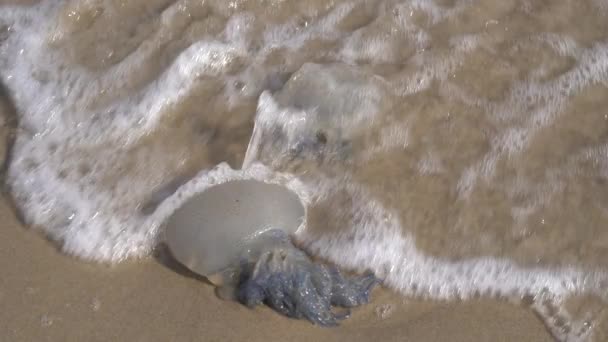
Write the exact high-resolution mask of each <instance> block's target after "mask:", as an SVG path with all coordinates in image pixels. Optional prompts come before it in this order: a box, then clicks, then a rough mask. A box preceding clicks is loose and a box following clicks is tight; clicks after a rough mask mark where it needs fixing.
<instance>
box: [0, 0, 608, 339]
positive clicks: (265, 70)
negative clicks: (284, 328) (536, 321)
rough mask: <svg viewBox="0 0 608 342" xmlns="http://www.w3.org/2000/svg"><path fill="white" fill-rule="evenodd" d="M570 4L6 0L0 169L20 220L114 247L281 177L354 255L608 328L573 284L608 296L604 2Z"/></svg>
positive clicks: (574, 326) (359, 261)
mask: <svg viewBox="0 0 608 342" xmlns="http://www.w3.org/2000/svg"><path fill="white" fill-rule="evenodd" d="M568 4H570V3H569V2H555V3H551V4H547V5H546V6H544V7H542V8H541V7H539V5H538V4H537V3H535V2H530V1H507V2H483V3H481V2H475V1H470V0H463V1H453V2H450V1H448V2H445V1H430V0H419V1H408V2H403V1H392V0H385V1H346V0H344V1H337V2H335V3H333V2H332V3H331V4H328V3H327V2H323V1H312V2H307V3H304V2H302V3H298V4H294V3H291V2H288V1H277V2H270V3H269V5H268V8H267V7H266V6H259V4H258V3H257V2H255V1H239V2H226V1H219V0H218V1H205V2H200V1H199V2H195V1H177V2H174V3H170V4H163V3H161V2H138V1H132V2H129V4H128V5H126V4H125V6H119V5H117V3H115V2H110V1H101V0H100V1H73V2H67V3H60V2H56V1H41V2H39V3H36V4H33V5H3V6H2V10H1V11H0V70H1V71H0V77H1V80H2V82H3V83H4V84H5V85H6V87H7V88H8V89H9V92H10V95H11V98H12V100H13V102H14V104H15V106H16V108H17V109H18V112H19V120H20V123H19V129H18V135H17V139H16V142H15V146H14V151H13V160H12V162H11V164H10V169H9V173H8V178H7V181H8V183H9V185H10V187H11V191H12V194H13V196H14V198H15V200H16V203H17V204H18V206H19V208H20V210H21V211H22V212H23V214H24V218H25V219H26V221H27V223H28V224H30V225H32V226H34V227H36V228H38V229H40V230H41V231H42V232H44V233H45V234H47V235H48V236H49V237H51V238H52V239H53V240H56V241H57V242H59V243H60V244H61V246H62V248H63V250H64V251H65V252H67V253H70V254H73V255H76V256H78V257H81V258H85V259H90V260H96V261H102V262H118V261H121V260H124V259H126V258H130V257H142V256H146V255H148V254H149V252H150V250H151V249H152V248H153V247H154V246H155V244H156V243H157V240H158V239H159V236H160V235H159V233H160V232H161V231H162V229H161V228H162V224H163V222H164V220H165V218H166V217H167V216H168V215H170V213H171V212H172V210H175V208H176V207H177V206H179V205H180V203H182V201H183V200H184V199H185V198H187V197H188V196H190V195H192V194H194V193H196V192H198V191H203V190H204V189H206V188H207V187H208V186H211V185H213V184H217V183H218V182H222V181H225V180H227V179H232V178H235V177H236V178H238V177H245V178H247V177H249V178H254V179H260V180H265V181H269V182H279V183H280V184H286V185H287V186H289V187H292V188H293V189H294V190H296V191H297V192H298V193H299V194H300V195H301V196H304V197H305V198H306V201H307V203H308V213H309V224H308V227H306V229H305V230H304V231H303V232H300V233H299V235H298V236H297V238H298V239H299V240H300V242H302V243H303V244H304V245H305V246H307V248H309V249H310V250H311V251H313V252H315V253H317V254H319V255H321V256H324V257H327V258H329V259H331V260H332V261H334V262H336V263H337V264H339V265H341V266H343V267H349V268H354V269H358V270H362V269H372V270H373V271H374V272H376V273H378V274H379V275H381V276H383V277H384V279H385V282H386V284H387V285H389V286H391V287H392V288H395V289H398V290H400V291H402V292H403V293H404V294H408V295H420V296H424V297H431V298H441V299H452V298H456V297H459V298H471V297H473V296H476V295H478V294H479V295H491V296H495V295H498V296H507V297H518V298H520V297H524V296H526V295H532V296H533V297H534V305H533V307H535V308H536V310H537V311H538V312H540V313H541V315H543V316H544V317H545V319H546V321H547V322H548V324H549V326H550V328H551V329H552V331H553V332H554V334H556V336H558V337H559V338H560V339H563V340H569V339H575V340H577V339H578V340H583V339H585V338H588V337H589V336H591V334H596V335H594V336H595V338H596V339H598V340H601V338H602V337H601V335H597V334H599V333H598V331H599V330H597V329H596V330H593V329H591V328H588V327H591V326H595V325H602V324H606V322H604V321H602V319H601V318H597V316H593V315H592V317H591V318H588V317H587V316H588V315H590V314H589V312H587V311H586V312H585V313H584V314H575V313H571V312H569V311H568V310H567V305H566V304H564V303H567V302H568V301H569V300H570V298H571V297H572V296H574V297H576V296H578V295H580V294H586V295H592V296H597V297H598V298H600V299H602V300H605V299H606V298H605V292H606V291H605V290H606V287H607V284H608V281H607V279H606V270H605V267H604V262H603V260H605V259H604V258H603V256H604V255H605V252H604V251H605V249H606V248H607V246H608V242H606V241H608V236H606V234H605V232H604V231H605V229H603V228H604V222H605V221H606V217H607V216H606V215H608V206H606V205H605V203H608V198H607V196H606V195H604V193H605V192H606V191H605V185H604V184H605V182H606V179H607V178H608V163H607V160H608V158H607V157H608V156H607V154H606V148H607V146H608V145H606V142H605V125H606V118H608V116H606V114H605V113H604V111H603V108H605V107H606V103H605V99H606V98H608V90H607V88H608V46H607V44H608V37H606V34H605V32H608V24H606V23H607V22H608V21H606V20H605V19H606V18H605V15H606V6H605V5H603V4H602V2H601V1H586V2H584V5H582V4H581V5H580V6H571V5H568ZM268 9H272V11H267V10H268ZM577 18H578V19H580V18H585V20H583V21H580V20H578V21H577V20H575V19H577ZM572 22H578V23H577V24H571V23H572ZM254 121H255V129H253V137H252V139H251V141H250V139H249V137H250V134H251V133H252V123H253V122H254ZM248 142H250V146H249V147H250V148H249V153H248V155H247V159H246V160H245V165H246V166H250V168H246V169H245V170H244V171H235V170H236V169H237V168H238V164H239V163H240V162H241V161H242V160H243V158H244V157H245V155H244V154H245V150H246V148H247V143H248ZM223 161H229V162H230V163H231V164H232V166H231V167H229V166H228V165H226V164H221V165H220V166H218V167H216V165H217V164H220V163H221V162H223ZM256 161H259V162H261V163H263V164H264V165H266V166H263V165H262V164H257V163H256ZM545 303H551V305H555V306H556V307H558V309H559V310H553V309H551V308H549V307H548V306H547V305H545ZM602 305H604V304H602ZM556 312H557V314H556ZM586 315H587V316H586ZM564 320H565V321H566V323H564V324H561V325H560V324H558V323H559V322H562V321H564ZM589 322H591V323H589ZM598 336H599V337H598ZM589 338H590V337H589Z"/></svg>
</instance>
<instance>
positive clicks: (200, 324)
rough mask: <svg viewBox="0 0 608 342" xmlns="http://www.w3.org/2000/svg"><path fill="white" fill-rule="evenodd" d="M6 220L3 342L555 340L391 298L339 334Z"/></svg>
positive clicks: (155, 266) (530, 319)
mask: <svg viewBox="0 0 608 342" xmlns="http://www.w3.org/2000/svg"><path fill="white" fill-rule="evenodd" d="M0 220H2V222H3V224H2V229H0V269H1V270H2V277H0V306H1V307H2V308H3V310H1V311H0V335H1V338H0V339H1V340H3V341H66V342H67V341H287V340H291V341H311V340H331V341H369V340H371V339H378V340H382V341H421V342H427V341H453V342H457V341H467V342H469V341H535V342H536V341H551V340H552V338H551V337H550V336H549V334H548V333H547V332H546V330H545V328H544V326H543V325H542V323H541V322H540V320H539V319H537V318H536V316H535V315H534V314H533V313H532V312H531V311H529V310H526V309H524V308H522V307H519V306H515V305H511V304H508V303H503V302H499V301H491V300H482V301H471V302H466V303H438V302H431V301H422V300H409V299H406V298H402V297H400V296H398V295H396V294H393V293H390V292H389V291H387V290H384V289H379V290H376V291H375V292H374V294H373V297H372V302H371V304H369V305H367V306H364V307H362V308H360V309H357V310H355V311H354V312H353V316H352V317H351V319H349V320H347V321H346V322H345V323H343V324H342V326H340V327H338V328H330V329H327V328H319V327H315V326H313V325H311V324H309V323H308V322H305V321H295V320H290V319H286V318H283V317H281V316H279V315H278V314H275V313H274V312H273V311H271V310H269V309H267V308H257V309H255V310H249V309H247V308H245V307H243V306H241V305H239V304H237V303H233V302H226V301H222V300H220V299H218V298H217V297H216V296H215V294H214V291H213V288H212V286H210V285H208V284H205V283H203V282H201V281H199V280H196V279H192V278H189V277H186V276H184V275H182V274H180V273H178V272H176V271H174V270H173V269H171V268H169V267H167V266H165V265H163V264H162V263H160V262H158V261H157V260H155V259H148V260H142V261H136V262H131V263H126V264H121V265H119V266H117V267H113V268H110V267H107V266H101V265H95V264H89V263H84V262H80V261H78V260H75V259H74V258H70V257H66V256H64V255H62V254H61V253H60V252H58V251H57V250H56V249H55V248H54V247H53V245H52V244H50V243H49V242H47V241H46V240H45V239H44V238H43V237H41V236H40V235H39V234H37V233H36V232H34V231H31V230H28V229H26V228H25V227H23V226H22V225H21V224H20V223H19V221H18V219H17V218H16V217H15V214H14V212H13V210H12V208H11V207H10V206H9V204H8V202H7V201H6V199H5V198H2V200H1V201H0ZM389 303H392V307H389V306H388V305H389ZM382 317H384V318H382Z"/></svg>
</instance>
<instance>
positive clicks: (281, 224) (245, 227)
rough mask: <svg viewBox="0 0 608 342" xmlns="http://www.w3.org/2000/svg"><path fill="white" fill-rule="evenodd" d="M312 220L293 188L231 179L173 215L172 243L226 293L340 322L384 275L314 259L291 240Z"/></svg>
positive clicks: (318, 320) (180, 257) (176, 253)
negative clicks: (350, 271) (347, 270)
mask: <svg viewBox="0 0 608 342" xmlns="http://www.w3.org/2000/svg"><path fill="white" fill-rule="evenodd" d="M305 221H306V210H305V207H304V205H303V204H302V202H301V201H300V198H299V197H298V196H297V195H296V194H295V193H294V192H292V191H290V190H289V189H288V188H286V187H284V186H282V185H278V184H271V183H266V182H263V181H259V180H254V179H245V180H232V181H227V182H224V183H221V184H218V185H215V186H212V187H210V188H208V189H206V190H205V191H203V192H201V193H199V194H197V195H194V196H192V197H191V198H190V199H188V200H187V201H186V202H185V203H184V204H183V205H182V206H181V207H179V208H178V209H177V210H176V211H175V212H174V213H173V214H172V215H171V216H170V217H169V219H168V220H167V225H166V228H165V240H166V243H167V245H168V247H169V250H170V252H171V254H172V256H173V257H174V258H175V259H176V260H177V261H179V262H180V263H181V264H183V265H184V266H186V267H187V268H188V269H190V270H191V271H193V272H195V273H197V274H199V275H202V276H205V277H206V278H207V279H209V281H210V282H212V283H213V284H214V285H216V286H218V291H219V293H221V294H222V295H223V296H224V297H230V298H234V299H236V300H238V301H239V302H241V303H243V304H245V305H247V306H249V307H255V306H256V305H260V304H266V305H268V306H270V307H271V308H272V309H274V310H275V311H277V312H279V313H281V314H283V315H285V316H288V317H292V318H298V319H308V320H309V321H311V322H313V323H314V324H318V325H321V326H335V325H337V324H338V321H339V320H341V319H343V318H346V317H348V316H349V311H348V308H352V307H356V306H359V305H362V304H365V303H367V302H368V301H369V296H370V292H371V290H372V288H373V287H374V285H376V284H377V283H378V280H377V278H376V277H375V276H374V275H372V274H365V275H360V276H353V277H349V276H345V275H343V274H342V273H341V272H340V271H339V270H338V269H337V268H336V267H335V266H333V265H329V264H323V263H316V262H313V261H312V260H311V258H310V257H309V256H308V255H307V254H306V253H305V252H304V251H302V250H300V249H298V248H297V247H296V246H294V244H293V243H292V235H293V234H294V233H296V232H297V231H298V229H302V228H303V227H304V226H305ZM334 307H341V308H346V310H343V311H340V312H336V311H335V310H334Z"/></svg>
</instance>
